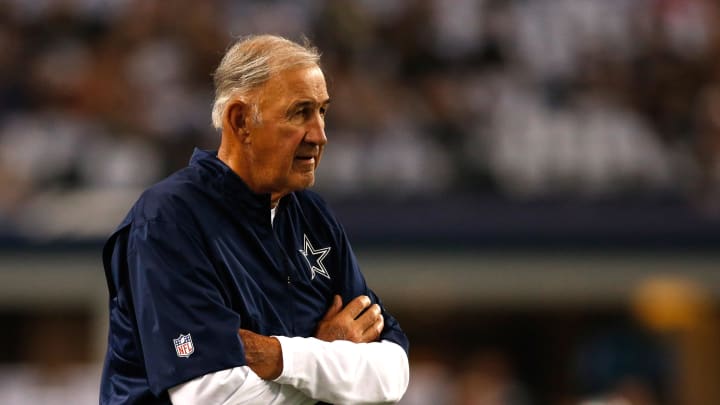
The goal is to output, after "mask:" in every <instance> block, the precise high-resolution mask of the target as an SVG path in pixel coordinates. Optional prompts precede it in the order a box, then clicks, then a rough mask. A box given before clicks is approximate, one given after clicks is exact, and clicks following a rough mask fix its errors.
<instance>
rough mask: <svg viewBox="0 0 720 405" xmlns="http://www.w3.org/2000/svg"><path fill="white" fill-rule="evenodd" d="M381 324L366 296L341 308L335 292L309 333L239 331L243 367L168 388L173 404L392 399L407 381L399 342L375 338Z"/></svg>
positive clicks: (405, 362) (375, 307)
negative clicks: (312, 333) (304, 335)
mask: <svg viewBox="0 0 720 405" xmlns="http://www.w3.org/2000/svg"><path fill="white" fill-rule="evenodd" d="M383 327H384V319H383V316H382V315H381V311H380V307H379V306H378V305H377V304H372V305H371V301H370V299H369V298H368V297H367V296H364V295H362V296H359V297H357V298H355V299H354V300H352V301H351V302H350V303H348V304H347V305H346V306H345V307H344V308H343V303H342V300H341V298H340V296H337V295H336V296H335V297H334V300H333V303H332V305H331V306H330V308H329V309H328V311H327V313H326V314H325V316H324V317H323V319H322V320H321V321H320V322H319V324H318V328H317V331H316V333H315V337H312V338H301V337H295V338H289V337H283V336H263V335H259V334H257V333H254V332H251V331H249V330H246V329H240V330H239V335H240V338H241V339H242V342H243V346H244V349H245V360H246V363H247V366H243V367H235V368H233V369H228V370H222V371H219V372H216V373H210V374H206V375H204V376H201V377H199V378H196V379H194V380H191V381H188V382H186V383H183V384H180V385H177V386H175V387H173V388H171V389H170V390H169V392H170V398H171V400H172V402H173V404H186V403H187V404H191V403H226V404H252V403H268V404H280V403H283V404H293V403H294V404H306V403H308V404H310V403H315V402H316V401H326V402H335V403H343V404H363V403H365V404H370V403H389V402H397V401H399V400H400V398H401V397H402V395H403V394H404V392H405V390H406V388H407V385H408V380H409V370H408V360H407V355H406V353H405V351H404V350H403V349H402V347H400V346H399V345H397V344H395V343H392V342H389V341H382V342H378V341H377V340H378V338H379V337H380V334H381V332H382V330H383ZM258 377H259V378H258Z"/></svg>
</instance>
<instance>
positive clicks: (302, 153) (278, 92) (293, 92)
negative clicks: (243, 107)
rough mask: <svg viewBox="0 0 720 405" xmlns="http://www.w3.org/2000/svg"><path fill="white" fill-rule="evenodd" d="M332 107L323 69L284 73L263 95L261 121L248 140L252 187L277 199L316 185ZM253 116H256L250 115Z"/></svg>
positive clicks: (270, 82) (264, 88)
mask: <svg viewBox="0 0 720 405" xmlns="http://www.w3.org/2000/svg"><path fill="white" fill-rule="evenodd" d="M328 104H329V97H328V93H327V88H326V86H325V77H324V76H323V73H322V71H321V70H320V68H319V67H317V66H313V67H309V68H298V69H292V70H286V71H283V72H280V73H279V74H277V75H275V76H274V77H273V78H271V79H270V80H269V81H268V82H267V83H266V84H265V85H264V86H263V88H262V89H261V90H260V92H259V107H258V109H259V112H260V116H261V121H262V122H261V123H255V122H254V121H253V120H252V119H250V120H249V122H250V124H249V125H248V127H249V133H250V135H249V136H248V141H249V143H248V145H247V147H248V152H249V158H250V159H251V162H249V163H250V167H249V170H250V172H251V173H250V179H248V180H250V183H251V187H252V188H253V189H254V190H255V191H256V192H265V193H268V192H269V193H272V195H273V196H272V198H273V200H275V199H276V198H278V197H281V196H283V195H285V194H287V193H290V192H292V191H295V190H301V189H304V188H306V187H310V186H312V185H313V184H314V183H315V169H316V168H317V166H318V163H320V158H321V156H322V152H323V148H324V146H325V144H326V143H327V138H326V137H325V111H326V110H327V107H328ZM251 115H252V114H251Z"/></svg>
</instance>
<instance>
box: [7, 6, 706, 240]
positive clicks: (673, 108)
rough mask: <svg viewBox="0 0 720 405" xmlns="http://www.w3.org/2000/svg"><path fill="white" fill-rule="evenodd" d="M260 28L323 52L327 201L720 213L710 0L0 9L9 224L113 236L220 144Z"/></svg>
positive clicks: (322, 183) (323, 172)
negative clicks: (655, 199)
mask: <svg viewBox="0 0 720 405" xmlns="http://www.w3.org/2000/svg"><path fill="white" fill-rule="evenodd" d="M258 32H270V33H276V34H281V35H285V36H287V37H289V38H293V39H301V38H302V37H303V36H306V37H307V38H309V39H310V40H311V41H312V42H313V43H314V44H316V45H317V46H318V47H319V48H320V50H321V51H322V53H323V67H324V69H325V71H326V75H327V78H328V84H329V91H330V94H331V97H332V99H333V103H332V106H331V110H330V114H329V117H328V123H327V126H328V128H327V132H328V137H329V144H328V149H327V153H326V155H325V157H324V161H323V163H322V164H321V167H320V173H319V176H320V181H319V182H318V188H320V189H322V190H323V192H325V193H330V194H331V195H336V196H350V197H363V198H367V197H368V196H370V197H371V198H372V197H374V196H387V195H392V196H393V197H403V196H423V195H432V194H434V193H437V192H454V193H469V194H478V195H482V194H493V195H502V196H507V197H510V198H515V199H534V198H544V197H547V196H557V195H561V196H571V197H578V198H608V197H609V198H614V197H618V196H619V197H623V196H627V195H631V196H635V195H641V196H645V195H651V196H652V195H657V194H663V195H664V194H672V195H679V196H682V197H683V198H687V199H690V200H691V201H693V202H694V203H696V204H697V206H699V207H700V208H701V209H707V210H712V207H715V206H717V202H718V201H720V198H719V197H718V195H719V194H720V7H718V5H717V4H716V2H714V1H712V0H614V1H605V0H410V1H404V0H294V1H289V0H288V1H281V0H275V1H260V0H255V1H234V0H217V1H199V2H198V1H191V0H174V1H172V2H165V1H158V0H114V1H106V0H32V1H27V0H0V50H2V51H1V52H0V181H2V184H3V185H4V187H3V188H2V191H0V228H3V226H4V227H5V228H8V227H20V228H22V224H28V223H29V224H33V223H35V224H44V225H42V226H47V224H48V222H49V221H48V215H54V217H55V218H58V217H60V216H61V215H58V213H59V212H65V213H66V214H65V215H70V214H67V212H68V208H75V209H76V211H77V214H76V217H78V220H80V222H82V221H84V222H93V221H94V220H95V219H98V222H97V223H98V224H99V225H98V227H99V228H98V229H91V230H90V232H91V233H92V231H97V232H98V233H99V234H104V233H105V232H106V231H107V229H106V228H105V227H106V226H111V225H110V224H114V223H116V222H117V220H118V219H119V218H118V217H117V215H116V214H113V215H115V216H112V220H111V221H108V224H107V225H106V224H105V223H104V222H103V221H102V218H103V217H106V216H107V215H106V214H107V213H108V212H109V211H108V210H109V209H110V208H108V207H112V206H113V205H117V207H118V208H117V209H118V210H119V211H122V210H125V209H127V207H128V206H129V204H130V202H131V201H132V200H133V199H134V197H136V195H137V194H133V193H132V192H128V190H140V189H142V188H144V187H146V186H147V185H149V184H151V183H153V182H154V181H157V180H158V179H160V178H162V177H163V176H164V175H166V174H168V173H170V172H171V171H173V170H175V169H178V168H180V167H182V166H184V165H185V164H186V163H187V160H188V158H189V156H190V154H191V152H192V148H193V147H195V146H199V147H203V148H213V147H215V146H216V145H217V142H218V134H217V133H216V132H214V130H213V129H212V128H211V125H210V107H211V104H212V99H213V94H212V82H211V74H212V72H213V70H214V68H215V66H216V65H217V63H218V62H219V59H220V57H221V56H222V54H223V51H224V49H225V48H226V47H227V45H228V44H229V43H230V42H231V41H232V40H233V39H235V38H238V37H241V36H243V35H247V34H251V33H258ZM124 196H129V197H127V198H125V197H124ZM57 204H64V206H63V209H60V208H56V209H55V210H54V209H53V207H55V206H57ZM97 207H104V208H102V209H99V208H97ZM715 209H717V208H715ZM48 212H49V213H52V214H47V213H48ZM110 212H113V213H114V211H110ZM42 213H45V214H42ZM88 219H90V221H88ZM37 226H38V227H40V226H41V225H37Z"/></svg>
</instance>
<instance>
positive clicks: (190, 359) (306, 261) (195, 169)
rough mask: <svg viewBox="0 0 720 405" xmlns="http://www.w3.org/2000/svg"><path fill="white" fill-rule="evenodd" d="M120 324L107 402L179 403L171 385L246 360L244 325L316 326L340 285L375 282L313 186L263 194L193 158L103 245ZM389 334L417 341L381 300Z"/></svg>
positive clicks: (110, 354) (348, 294)
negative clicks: (274, 197) (273, 207)
mask: <svg viewBox="0 0 720 405" xmlns="http://www.w3.org/2000/svg"><path fill="white" fill-rule="evenodd" d="M103 262H104V267H105V275H106V278H107V283H108V290H109V295H110V331H109V337H108V349H107V354H106V358H105V365H104V369H103V376H102V382H101V387H100V403H101V404H169V403H170V400H169V397H168V394H167V389H168V388H170V387H172V386H175V385H177V384H180V383H182V382H184V381H188V380H190V379H193V378H195V377H198V376H201V375H203V374H207V373H210V372H214V371H218V370H223V369H227V368H231V367H236V366H243V365H245V364H246V363H245V354H244V351H243V345H242V341H241V340H240V338H239V337H238V329H240V328H244V329H249V330H252V331H254V332H257V333H260V334H262V335H282V336H303V337H309V336H313V334H314V333H315V330H316V328H317V324H318V322H319V320H320V319H321V318H322V317H323V315H324V314H325V312H326V311H327V310H328V308H329V307H330V304H331V302H332V298H333V295H334V294H340V295H341V296H342V298H343V302H344V303H347V302H349V301H350V300H352V299H353V298H355V297H356V296H358V295H362V294H365V295H368V296H369V297H370V298H371V300H372V301H373V302H375V303H379V304H380V305H381V307H382V303H381V302H380V300H379V298H378V297H377V296H376V295H375V294H374V293H373V292H372V291H371V290H370V289H369V288H368V286H367V284H366V283H365V279H364V278H363V275H362V274H361V272H360V269H359V267H358V264H357V260H356V258H355V255H354V254H353V252H352V249H351V247H350V243H349V242H348V239H347V236H346V235H345V232H344V230H343V228H342V226H341V225H340V224H339V223H338V221H337V220H336V219H335V217H334V216H333V214H332V213H331V212H330V211H329V209H328V207H327V205H326V204H325V202H324V201H323V200H322V199H321V198H320V197H319V196H318V195H317V194H315V193H313V192H310V191H299V192H294V193H291V194H289V195H287V196H285V197H283V198H282V199H281V200H280V203H279V205H278V208H277V212H276V216H275V221H274V225H273V224H271V222H270V195H269V194H255V193H253V192H252V191H251V190H250V189H249V188H248V187H247V186H246V185H245V183H243V181H242V180H241V179H240V178H239V177H238V176H237V175H236V174H235V173H234V172H233V171H232V170H230V168H229V167H227V166H226V165H225V164H224V163H223V162H221V161H220V160H218V159H217V158H216V156H215V153H212V152H206V151H200V150H195V153H194V154H193V156H192V159H191V161H190V165H189V166H188V167H186V168H184V169H182V170H180V171H178V172H176V173H174V174H173V175H171V176H170V177H168V178H166V179H165V180H163V181H162V182H160V183H158V184H156V185H154V186H153V187H151V188H150V189H148V190H147V191H145V193H143V195H142V196H141V197H140V199H139V200H138V201H137V202H136V204H135V205H134V206H133V208H132V209H131V210H130V212H129V214H128V215H127V217H126V218H125V219H124V220H123V221H122V223H121V224H120V226H119V227H118V229H117V230H116V231H115V233H113V234H112V236H111V237H110V238H109V240H108V242H107V243H106V245H105V249H104V251H103ZM383 316H384V317H385V329H384V330H383V333H382V335H381V339H387V340H390V341H393V342H395V343H398V344H399V345H401V346H402V347H403V348H404V349H405V350H406V351H407V349H408V340H407V337H406V336H405V334H404V333H403V331H402V330H401V329H400V326H399V324H398V322H397V321H396V320H395V319H394V318H393V317H392V316H391V315H390V314H388V313H387V312H386V311H385V309H384V308H383Z"/></svg>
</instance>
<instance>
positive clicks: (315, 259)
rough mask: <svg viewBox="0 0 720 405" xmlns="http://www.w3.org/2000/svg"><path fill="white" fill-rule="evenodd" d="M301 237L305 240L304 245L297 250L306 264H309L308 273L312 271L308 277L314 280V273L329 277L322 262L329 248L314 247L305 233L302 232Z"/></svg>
mask: <svg viewBox="0 0 720 405" xmlns="http://www.w3.org/2000/svg"><path fill="white" fill-rule="evenodd" d="M303 239H304V240H305V246H304V247H303V249H301V250H298V252H300V253H302V255H303V257H304V258H305V261H307V263H308V266H310V273H312V275H311V277H310V279H311V280H314V279H315V275H316V274H320V275H321V276H323V277H327V278H330V273H328V271H327V269H325V265H324V264H323V262H322V261H323V259H324V258H325V256H327V255H328V253H330V248H329V247H326V248H322V249H315V248H314V247H313V245H312V244H311V243H310V239H308V237H307V235H305V234H303Z"/></svg>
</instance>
